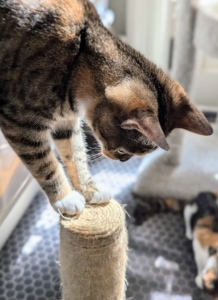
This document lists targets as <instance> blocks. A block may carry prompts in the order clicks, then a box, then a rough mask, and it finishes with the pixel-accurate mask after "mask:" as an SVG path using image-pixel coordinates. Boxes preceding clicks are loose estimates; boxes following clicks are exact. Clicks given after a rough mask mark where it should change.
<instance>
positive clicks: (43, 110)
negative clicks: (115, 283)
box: [0, 0, 212, 215]
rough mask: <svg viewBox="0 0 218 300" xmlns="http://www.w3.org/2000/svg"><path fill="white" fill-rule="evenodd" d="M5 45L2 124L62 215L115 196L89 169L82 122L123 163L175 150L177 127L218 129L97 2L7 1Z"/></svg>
mask: <svg viewBox="0 0 218 300" xmlns="http://www.w3.org/2000/svg"><path fill="white" fill-rule="evenodd" d="M0 49H1V51H0V127H1V130H2V132H3V134H4V135H5V137H6V139H7V140H8V142H9V143H10V145H11V146H12V147H13V149H14V150H15V152H16V153H17V154H18V155H19V157H20V158H21V159H22V161H23V162H24V163H25V164H26V166H27V167H28V169H29V170H30V172H31V173H32V175H33V176H34V177H35V178H36V179H37V180H38V182H39V184H40V186H41V187H42V189H43V190H44V191H45V192H46V194H47V196H48V198H49V200H50V202H51V204H52V205H53V207H54V208H55V210H57V211H59V212H61V213H67V214H68V215H73V214H75V213H78V212H81V211H82V209H83V208H84V205H85V202H86V201H87V202H90V203H101V202H107V201H109V199H110V194H109V193H108V192H107V191H105V190H101V189H99V188H98V187H97V186H96V184H95V183H94V182H93V180H92V178H91V176H90V174H89V171H88V168H87V158H86V151H85V147H84V142H83V134H82V131H81V128H80V126H81V118H84V119H85V120H86V122H87V123H88V124H89V125H90V127H91V128H92V130H93V133H94V135H95V136H96V138H97V140H98V141H99V142H100V144H101V149H102V154H103V155H104V156H105V157H108V158H112V159H118V160H120V161H126V160H128V159H129V158H131V157H132V156H133V155H145V154H146V153H149V152H151V151H153V150H155V149H156V148H157V147H158V146H159V147H161V148H163V149H165V150H168V149H169V146H168V144H167V141H166V138H165V137H166V136H167V135H168V134H169V133H170V132H171V131H172V130H173V129H174V128H184V129H187V130H190V131H192V132H195V133H197V134H202V135H210V134H212V128H211V126H210V125H209V124H208V122H207V120H206V119H205V118H204V116H203V115H202V113H201V112H200V111H199V110H197V108H195V107H194V106H193V105H192V104H191V103H190V102H189V99H188V97H187V95H186V94H185V92H184V90H183V89H182V88H181V86H180V85H179V84H178V83H176V82H174V81H172V80H171V79H170V78H169V77H168V76H167V75H165V74H164V73H163V72H162V71H161V70H160V69H158V68H157V67H156V66H155V65H154V64H152V63H151V62H149V61H148V60H147V59H145V58H144V57H143V56H142V55H140V54H139V53H138V52H136V51H135V50H133V49H132V48H131V47H130V46H128V45H126V44H124V43H123V42H122V41H120V40H119V39H118V38H117V37H115V36H114V35H113V34H112V33H111V32H109V31H108V30H107V29H106V28H105V27H104V26H103V24H102V22H101V20H100V18H99V16H98V14H97V12H96V10H95V8H94V6H93V5H92V4H91V3H90V2H89V1H88V0H0ZM49 136H51V137H52V139H53V140H54V142H55V145H56V147H57V149H58V151H59V154H60V157H61V159H62V161H63V163H64V165H65V167H66V170H67V174H65V172H64V170H63V167H62V166H61V164H60V163H59V162H58V160H57V158H56V156H55V155H54V153H53V151H52V150H51V146H50V142H49ZM68 177H69V179H68Z"/></svg>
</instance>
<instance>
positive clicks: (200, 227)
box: [134, 192, 218, 297]
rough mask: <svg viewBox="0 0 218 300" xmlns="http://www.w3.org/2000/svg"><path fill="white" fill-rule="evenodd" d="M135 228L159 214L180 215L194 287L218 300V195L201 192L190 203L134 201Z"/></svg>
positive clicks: (153, 198)
mask: <svg viewBox="0 0 218 300" xmlns="http://www.w3.org/2000/svg"><path fill="white" fill-rule="evenodd" d="M136 202H137V206H136V208H135V211H134V218H135V224H136V225H141V224H142V223H143V222H144V221H145V220H147V219H148V218H149V217H151V216H153V215H154V214H156V213H160V212H169V211H172V212H177V213H183V216H184V222H185V236H186V238H187V239H189V240H190V241H192V248H193V253H194V258H195V262H196V265H197V270H198V274H197V276H196V278H195V282H196V285H197V286H198V287H199V288H200V289H203V290H204V291H205V292H207V293H208V294H210V295H212V296H214V297H218V192H201V193H199V194H198V195H197V197H195V198H194V199H193V200H192V201H191V202H190V203H188V204H187V201H185V200H182V199H180V200H178V199H163V198H161V197H147V198H146V199H140V198H139V197H137V198H136Z"/></svg>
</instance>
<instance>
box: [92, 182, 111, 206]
mask: <svg viewBox="0 0 218 300" xmlns="http://www.w3.org/2000/svg"><path fill="white" fill-rule="evenodd" d="M110 199H111V194H110V192H109V190H108V189H107V188H106V187H105V186H103V185H98V186H97V190H96V191H95V192H94V193H93V195H92V198H91V200H90V202H89V203H91V204H101V203H107V202H109V201H110Z"/></svg>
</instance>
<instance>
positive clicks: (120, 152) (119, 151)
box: [117, 150, 125, 154]
mask: <svg viewBox="0 0 218 300" xmlns="http://www.w3.org/2000/svg"><path fill="white" fill-rule="evenodd" d="M117 153H119V154H125V152H124V151H122V150H117Z"/></svg>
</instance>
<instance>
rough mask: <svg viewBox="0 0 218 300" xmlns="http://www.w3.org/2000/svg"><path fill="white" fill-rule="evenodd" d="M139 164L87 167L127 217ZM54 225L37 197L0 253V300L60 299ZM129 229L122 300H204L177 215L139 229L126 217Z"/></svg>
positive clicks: (42, 199)
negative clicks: (125, 276) (120, 205)
mask: <svg viewBox="0 0 218 300" xmlns="http://www.w3.org/2000/svg"><path fill="white" fill-rule="evenodd" d="M140 162H141V160H140V159H139V158H133V159H131V160H129V161H128V162H126V163H125V164H123V163H120V162H115V161H109V160H103V161H101V162H99V163H97V164H95V165H93V166H92V168H91V169H92V174H93V176H94V178H95V180H96V181H97V182H101V183H106V184H107V186H109V188H110V189H111V191H112V194H113V196H114V197H115V198H116V199H117V200H118V201H119V202H120V203H125V204H127V207H126V208H127V211H128V212H129V214H130V216H131V215H132V212H133V209H134V205H135V203H134V199H133V197H132V195H131V189H132V186H133V183H134V182H135V179H136V175H137V170H138V167H139V164H140ZM58 227H59V225H58V215H57V214H56V213H54V212H53V211H52V209H51V208H50V206H49V205H48V202H47V200H46V199H45V197H44V195H43V194H42V193H39V194H38V195H37V197H36V198H35V199H34V201H33V203H32V205H31V206H30V207H29V209H28V211H27V212H26V214H25V215H24V217H23V218H22V220H21V221H20V223H19V224H18V226H17V228H16V229H15V231H14V233H13V234H12V236H11V237H10V239H9V240H8V242H7V244H6V245H5V247H4V248H3V250H2V251H1V252H0V300H15V299H22V300H47V299H51V300H55V299H61V293H60V279H59V274H58V268H59V267H58V246H59V231H58ZM128 231H129V248H130V250H129V262H128V267H127V279H128V282H129V285H128V290H127V299H132V300H207V299H208V298H207V296H205V295H204V294H203V293H202V292H201V291H200V290H199V289H198V288H197V287H196V286H195V283H194V278H195V274H196V267H195V264H194V261H193V255H192V251H191V244H190V242H188V241H187V240H186V239H185V237H184V224H183V220H182V216H180V215H173V214H169V213H168V214H158V215H155V216H154V217H152V218H150V219H148V220H147V221H146V222H144V224H143V225H141V226H135V225H134V218H133V217H132V218H131V217H128ZM93 300H94V299H93Z"/></svg>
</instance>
